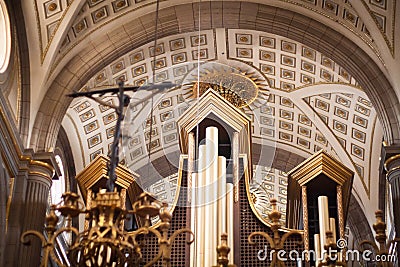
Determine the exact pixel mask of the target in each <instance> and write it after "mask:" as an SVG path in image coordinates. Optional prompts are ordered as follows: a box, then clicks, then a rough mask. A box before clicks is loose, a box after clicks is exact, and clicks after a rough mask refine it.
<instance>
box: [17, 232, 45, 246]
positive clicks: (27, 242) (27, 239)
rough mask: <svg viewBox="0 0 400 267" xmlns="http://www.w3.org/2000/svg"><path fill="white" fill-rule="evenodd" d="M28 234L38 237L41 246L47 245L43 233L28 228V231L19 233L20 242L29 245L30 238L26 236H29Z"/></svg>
mask: <svg viewBox="0 0 400 267" xmlns="http://www.w3.org/2000/svg"><path fill="white" fill-rule="evenodd" d="M30 235H33V236H36V237H38V238H39V239H40V241H41V242H42V247H45V246H46V245H47V243H48V241H47V240H46V238H45V237H44V235H43V234H41V233H39V232H38V231H35V230H29V231H26V232H24V233H23V234H22V235H21V243H22V244H24V245H30V243H31V240H30V238H28V236H30Z"/></svg>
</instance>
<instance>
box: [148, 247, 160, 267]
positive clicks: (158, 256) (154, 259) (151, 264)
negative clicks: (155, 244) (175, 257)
mask: <svg viewBox="0 0 400 267" xmlns="http://www.w3.org/2000/svg"><path fill="white" fill-rule="evenodd" d="M162 255H163V253H162V251H161V250H159V251H158V254H157V256H155V257H154V258H153V259H152V260H151V261H149V262H148V263H146V264H145V265H144V267H150V266H153V265H154V264H155V263H156V262H157V261H159V260H160V259H161V257H162Z"/></svg>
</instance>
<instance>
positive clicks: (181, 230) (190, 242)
mask: <svg viewBox="0 0 400 267" xmlns="http://www.w3.org/2000/svg"><path fill="white" fill-rule="evenodd" d="M183 233H188V234H190V235H191V236H192V238H191V239H190V240H188V241H187V244H188V245H190V244H192V243H193V242H194V233H193V232H192V230H191V229H189V228H184V229H179V230H177V231H175V232H174V233H173V234H172V235H171V237H170V238H169V242H170V243H171V244H172V243H174V241H175V238H176V237H177V236H178V235H180V234H183Z"/></svg>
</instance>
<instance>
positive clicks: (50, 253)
mask: <svg viewBox="0 0 400 267" xmlns="http://www.w3.org/2000/svg"><path fill="white" fill-rule="evenodd" d="M54 249H55V247H54V246H53V249H50V250H49V255H50V258H51V259H52V260H53V261H55V262H56V264H57V266H59V267H68V266H67V265H65V264H63V263H62V262H61V261H59V260H58V259H57V256H56V254H55V253H54Z"/></svg>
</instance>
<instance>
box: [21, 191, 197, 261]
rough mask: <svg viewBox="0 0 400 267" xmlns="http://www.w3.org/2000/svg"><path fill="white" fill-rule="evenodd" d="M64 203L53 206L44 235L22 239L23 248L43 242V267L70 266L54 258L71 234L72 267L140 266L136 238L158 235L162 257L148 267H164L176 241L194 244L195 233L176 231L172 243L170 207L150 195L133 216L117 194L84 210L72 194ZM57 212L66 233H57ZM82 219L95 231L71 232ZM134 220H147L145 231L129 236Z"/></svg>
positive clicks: (66, 195) (101, 198) (141, 199)
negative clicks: (52, 266)
mask: <svg viewBox="0 0 400 267" xmlns="http://www.w3.org/2000/svg"><path fill="white" fill-rule="evenodd" d="M62 198H63V200H62V201H61V203H60V204H58V205H52V206H51V209H50V213H49V214H48V215H47V216H46V226H45V233H46V234H45V235H44V234H42V233H40V232H38V231H34V230H30V231H26V232H24V233H23V235H22V236H21V242H23V243H24V244H29V238H28V236H30V235H33V236H36V237H38V238H39V239H40V240H41V242H42V247H43V258H42V262H41V265H40V266H43V267H47V266H48V264H49V263H50V259H51V260H53V261H54V262H55V263H56V264H57V265H58V266H62V267H64V266H67V265H65V264H63V263H62V262H60V261H59V259H58V258H57V256H56V254H55V248H56V239H57V237H58V236H60V235H61V234H62V233H72V234H73V235H74V236H75V238H74V240H73V242H72V243H71V245H70V247H69V249H68V251H67V255H68V260H69V262H70V264H71V266H90V267H94V266H110V267H111V266H112V267H114V266H115V267H120V266H138V265H139V263H141V262H142V253H141V243H140V242H138V240H137V238H138V237H140V236H146V235H149V234H153V235H155V236H156V237H157V238H158V244H159V251H158V254H157V255H156V256H155V257H154V258H153V259H152V260H151V261H150V262H148V263H145V265H144V266H152V265H153V264H155V263H156V262H157V261H158V260H160V259H161V260H162V263H163V266H170V260H171V246H172V244H173V243H174V241H175V239H176V237H177V236H178V235H180V234H183V233H188V234H189V235H191V236H192V238H189V239H188V242H187V243H188V244H191V243H192V242H193V236H194V235H193V233H192V231H191V230H190V229H187V228H184V229H180V230H177V231H175V232H174V233H173V234H172V235H171V236H170V237H168V230H169V229H170V222H171V218H172V215H171V213H170V212H169V211H168V209H167V205H166V204H165V203H164V204H161V203H160V202H158V201H157V200H156V199H155V198H154V197H153V196H151V195H150V194H149V193H146V192H145V193H142V194H141V195H140V196H139V199H138V200H137V201H136V202H135V203H134V205H133V209H132V210H125V209H124V203H123V202H122V201H121V197H120V194H119V193H118V192H103V191H102V192H99V193H98V194H97V195H96V197H95V199H94V200H92V207H91V208H89V209H86V210H84V209H82V205H83V203H82V202H81V201H80V200H79V196H78V195H77V194H75V193H72V192H67V193H64V194H63V197H62ZM56 211H58V212H60V214H61V215H62V216H64V217H65V218H66V221H67V224H66V226H65V227H62V228H60V229H57V223H58V221H59V218H58V217H57V215H56ZM79 214H86V218H87V220H88V221H89V223H90V225H91V226H90V228H89V229H88V230H85V231H83V232H79V231H78V229H77V228H75V227H73V226H72V218H75V217H77V216H78V215H79ZM131 214H135V215H137V216H139V217H141V218H143V219H144V221H145V223H144V226H143V227H140V228H139V229H137V230H136V231H133V232H127V231H125V230H124V226H123V225H124V224H123V220H124V219H126V218H127V216H129V215H131ZM156 215H158V216H159V217H160V221H161V222H160V223H159V224H158V227H157V228H154V227H152V226H151V221H150V219H151V218H152V217H154V216H156Z"/></svg>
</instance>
